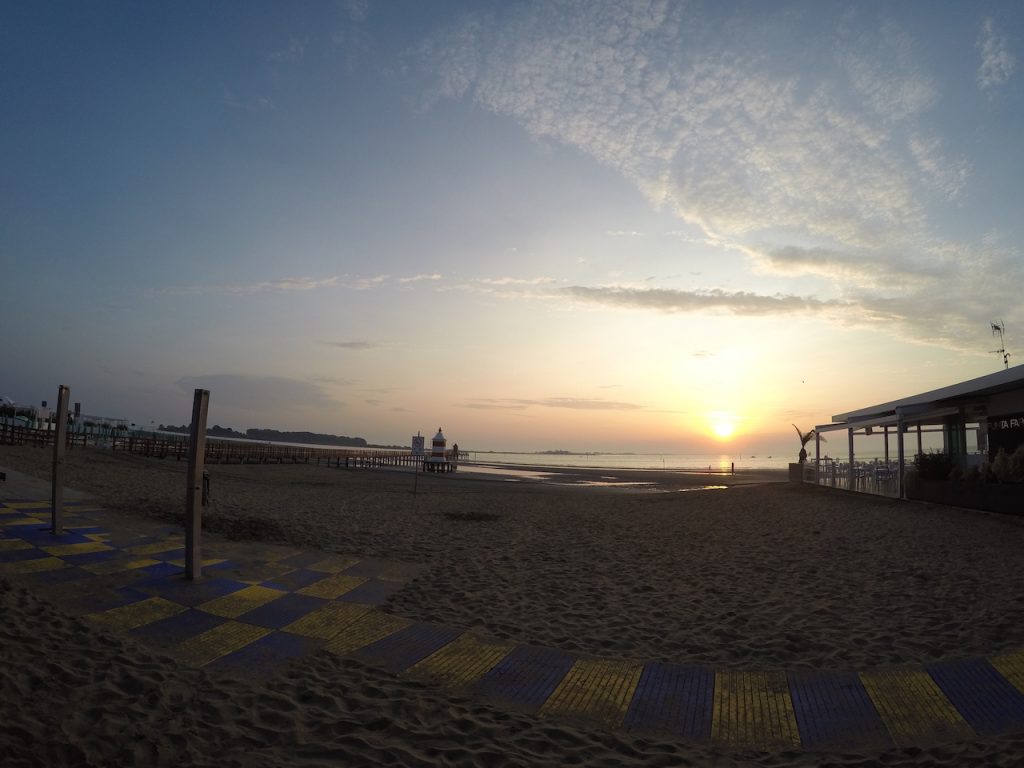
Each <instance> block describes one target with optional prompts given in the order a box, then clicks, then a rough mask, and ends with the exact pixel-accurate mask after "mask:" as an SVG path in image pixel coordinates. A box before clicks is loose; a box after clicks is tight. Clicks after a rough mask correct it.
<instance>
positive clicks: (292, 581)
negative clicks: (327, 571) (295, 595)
mask: <svg viewBox="0 0 1024 768" xmlns="http://www.w3.org/2000/svg"><path fill="white" fill-rule="evenodd" d="M321 559H323V557H322V556H321ZM323 577H324V574H323V573H322V572H320V571H307V570H306V569H305V568H296V569H295V570H294V571H288V573H283V574H281V575H280V576H275V577H274V578H273V579H268V580H267V581H264V582H263V586H264V587H270V588H271V589H283V590H286V591H288V592H295V591H297V590H300V589H302V588H303V587H308V586H309V585H310V584H314V583H316V582H318V581H320V580H321V579H322V578H323Z"/></svg>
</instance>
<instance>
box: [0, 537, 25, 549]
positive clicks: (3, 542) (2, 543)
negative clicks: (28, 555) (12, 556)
mask: <svg viewBox="0 0 1024 768" xmlns="http://www.w3.org/2000/svg"><path fill="white" fill-rule="evenodd" d="M32 548H33V545H32V544H29V543H28V542H27V541H24V540H23V539H0V552H13V551H14V550H18V549H32Z"/></svg>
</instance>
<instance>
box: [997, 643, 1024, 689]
mask: <svg viewBox="0 0 1024 768" xmlns="http://www.w3.org/2000/svg"><path fill="white" fill-rule="evenodd" d="M989 662H990V663H991V664H992V666H993V667H995V668H996V669H997V670H998V671H999V673H1000V674H1001V675H1002V676H1003V677H1005V678H1006V679H1007V680H1009V681H1010V683H1011V684H1012V685H1013V686H1014V687H1015V688H1016V689H1017V690H1018V691H1020V692H1022V693H1024V651H1008V652H1006V653H1000V654H999V655H997V656H993V657H992V658H991V659H989Z"/></svg>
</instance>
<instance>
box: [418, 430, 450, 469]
mask: <svg viewBox="0 0 1024 768" xmlns="http://www.w3.org/2000/svg"><path fill="white" fill-rule="evenodd" d="M447 444H448V441H447V440H446V439H445V436H444V432H442V431H441V428H440V427H438V428H437V434H436V435H434V437H433V439H431V441H430V456H429V457H428V458H427V460H426V461H425V462H423V468H424V469H426V470H429V471H431V472H451V471H452V469H453V467H452V464H451V463H449V461H448V457H447V456H446V455H445V447H446V446H447Z"/></svg>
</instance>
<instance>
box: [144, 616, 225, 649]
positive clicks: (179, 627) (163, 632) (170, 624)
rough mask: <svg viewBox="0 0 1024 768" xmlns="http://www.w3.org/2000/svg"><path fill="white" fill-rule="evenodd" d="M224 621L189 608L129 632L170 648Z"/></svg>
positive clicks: (218, 617)
mask: <svg viewBox="0 0 1024 768" xmlns="http://www.w3.org/2000/svg"><path fill="white" fill-rule="evenodd" d="M226 621H227V619H224V618H221V617H220V616H214V615H213V614H210V613H206V612H205V611H198V610H196V609H195V608H189V609H188V610H187V611H182V612H181V613H177V614H175V615H174V616H168V617H167V618H166V619H160V621H154V622H153V623H152V624H146V625H145V626H142V627H137V628H136V629H133V630H131V633H132V634H134V635H138V636H140V637H145V638H148V639H151V640H154V641H156V642H158V643H160V644H161V645H167V646H170V645H175V644H177V643H182V642H184V641H185V640H188V639H189V638H193V637H196V636H197V635H201V634H202V633H203V632H206V631H207V630H210V629H213V628H214V627H217V626H220V625H221V624H223V623H224V622H226Z"/></svg>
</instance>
